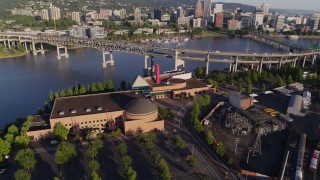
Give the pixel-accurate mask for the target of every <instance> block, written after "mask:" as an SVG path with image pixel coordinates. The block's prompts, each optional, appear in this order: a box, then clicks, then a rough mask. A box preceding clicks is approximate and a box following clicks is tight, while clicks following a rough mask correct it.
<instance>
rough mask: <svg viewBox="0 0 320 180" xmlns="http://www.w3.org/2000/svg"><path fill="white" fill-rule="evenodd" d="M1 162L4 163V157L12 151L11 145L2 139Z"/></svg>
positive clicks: (0, 145)
mask: <svg viewBox="0 0 320 180" xmlns="http://www.w3.org/2000/svg"><path fill="white" fill-rule="evenodd" d="M0 147H1V148H0V162H2V161H3V157H4V156H6V155H8V154H9V153H10V151H11V144H10V142H8V141H5V140H3V139H1V138H0Z"/></svg>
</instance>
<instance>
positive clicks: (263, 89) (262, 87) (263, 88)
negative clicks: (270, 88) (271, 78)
mask: <svg viewBox="0 0 320 180" xmlns="http://www.w3.org/2000/svg"><path fill="white" fill-rule="evenodd" d="M266 90H267V88H266V85H265V84H264V83H263V84H262V86H261V91H266Z"/></svg>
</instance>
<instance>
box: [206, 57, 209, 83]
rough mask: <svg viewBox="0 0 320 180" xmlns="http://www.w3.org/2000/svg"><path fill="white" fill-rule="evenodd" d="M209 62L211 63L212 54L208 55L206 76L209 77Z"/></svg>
mask: <svg viewBox="0 0 320 180" xmlns="http://www.w3.org/2000/svg"><path fill="white" fill-rule="evenodd" d="M209 64H210V55H209V54H208V55H207V59H206V76H207V77H208V75H209Z"/></svg>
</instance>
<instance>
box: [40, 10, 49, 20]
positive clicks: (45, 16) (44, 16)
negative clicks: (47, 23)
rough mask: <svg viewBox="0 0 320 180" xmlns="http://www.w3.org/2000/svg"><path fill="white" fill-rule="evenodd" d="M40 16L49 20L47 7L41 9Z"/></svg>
mask: <svg viewBox="0 0 320 180" xmlns="http://www.w3.org/2000/svg"><path fill="white" fill-rule="evenodd" d="M41 18H42V19H43V20H49V12H48V10H47V9H42V10H41Z"/></svg>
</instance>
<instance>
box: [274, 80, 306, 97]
mask: <svg viewBox="0 0 320 180" xmlns="http://www.w3.org/2000/svg"><path fill="white" fill-rule="evenodd" d="M273 90H274V91H275V92H277V93H280V94H283V95H286V96H291V95H292V94H297V93H301V92H303V90H304V86H303V84H301V83H298V82H295V83H292V84H288V85H286V86H281V87H278V88H275V89H273Z"/></svg>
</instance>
